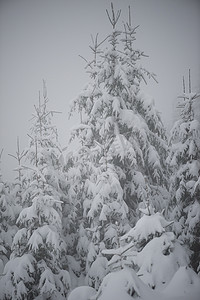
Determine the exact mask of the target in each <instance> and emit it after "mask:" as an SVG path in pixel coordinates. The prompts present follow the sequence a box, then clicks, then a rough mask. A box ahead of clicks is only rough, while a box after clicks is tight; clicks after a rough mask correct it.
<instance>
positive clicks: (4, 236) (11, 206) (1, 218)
mask: <svg viewBox="0 0 200 300" xmlns="http://www.w3.org/2000/svg"><path fill="white" fill-rule="evenodd" d="M2 153H3V149H2V151H1V153H0V164H1V157H2ZM19 211H20V210H19V205H18V203H17V201H16V199H15V198H14V197H13V185H12V184H11V183H8V182H5V181H4V180H3V176H2V174H1V168H0V274H2V273H3V268H4V266H5V264H6V263H7V261H8V260H9V257H10V254H11V245H12V240H13V237H14V235H15V233H16V231H17V226H16V225H15V222H16V218H17V216H18V215H19Z"/></svg>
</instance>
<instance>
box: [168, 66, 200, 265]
mask: <svg viewBox="0 0 200 300" xmlns="http://www.w3.org/2000/svg"><path fill="white" fill-rule="evenodd" d="M198 97H199V94H197V93H193V92H192V89H191V80H190V71H189V92H188V93H186V89H185V81H184V78H183V94H182V95H181V96H180V98H181V101H180V103H179V105H178V108H179V109H180V118H179V119H178V121H176V122H175V124H174V126H173V128H172V130H171V135H170V139H169V144H170V153H169V156H168V159H167V161H168V164H169V167H170V169H171V172H172V175H171V186H170V190H171V199H172V203H171V205H172V217H173V218H175V220H176V222H175V224H174V230H175V232H176V234H177V236H179V238H180V239H181V240H183V241H184V243H186V244H187V245H188V246H189V248H190V249H191V250H192V252H193V254H192V257H191V264H192V266H193V268H194V269H195V270H197V269H198V266H199V263H200V256H199V253H200V239H199V236H200V200H199V199H200V179H199V178H200V122H199V120H198V118H197V117H196V114H195V109H194V107H195V102H196V99H197V98H198Z"/></svg>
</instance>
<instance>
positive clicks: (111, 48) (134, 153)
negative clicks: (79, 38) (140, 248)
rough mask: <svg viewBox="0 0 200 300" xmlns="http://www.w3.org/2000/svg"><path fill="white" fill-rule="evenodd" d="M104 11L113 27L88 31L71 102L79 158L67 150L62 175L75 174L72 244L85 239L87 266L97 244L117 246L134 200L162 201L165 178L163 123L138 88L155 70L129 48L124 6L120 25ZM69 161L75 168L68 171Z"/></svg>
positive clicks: (112, 14)
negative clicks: (78, 221)
mask: <svg viewBox="0 0 200 300" xmlns="http://www.w3.org/2000/svg"><path fill="white" fill-rule="evenodd" d="M106 12H107V15H108V18H109V21H110V23H111V25H112V31H111V33H110V34H109V35H108V37H107V38H105V39H104V40H103V41H102V42H99V41H98V35H97V36H96V38H95V39H94V38H93V39H92V41H93V44H92V46H91V47H90V48H91V49H92V51H93V55H94V57H93V59H92V61H87V70H88V72H89V73H90V82H89V84H88V85H87V86H86V87H85V89H84V90H83V92H82V93H81V94H80V95H79V96H78V97H77V98H76V99H75V100H74V101H73V103H72V109H71V113H73V112H74V111H76V112H78V113H79V114H80V118H81V123H80V125H78V126H76V127H74V128H73V131H72V138H75V137H77V138H78V140H79V142H80V149H79V152H76V154H77V153H79V157H78V158H77V156H76V158H74V157H73V154H72V156H71V158H70V162H71V163H72V162H73V163H72V165H70V164H68V178H69V179H70V176H71V174H72V177H73V176H74V175H75V174H78V176H77V179H78V181H77V180H76V181H75V182H76V183H75V185H74V187H73V186H70V189H71V191H73V193H72V197H74V194H75V197H76V200H77V205H78V207H80V208H81V211H82V214H83V221H82V222H83V224H82V227H83V228H84V229H85V230H86V232H87V238H86V237H84V238H83V237H82V238H81V239H79V241H78V248H79V249H83V247H85V251H86V252H87V249H88V245H89V243H90V246H89V253H88V257H87V259H86V261H85V262H83V265H84V264H86V266H85V268H86V269H87V271H88V274H89V273H90V271H89V269H90V268H91V267H92V264H93V263H94V262H95V260H96V258H97V257H98V255H99V253H100V248H102V247H105V246H106V247H111V248H112V247H114V246H117V242H116V241H117V238H116V237H117V228H116V226H115V225H116V224H115V223H117V224H118V223H119V224H120V226H119V229H118V230H119V231H120V234H122V233H123V232H125V231H126V230H128V222H127V220H128V216H129V214H130V211H131V212H132V214H133V215H134V217H135V218H136V219H137V218H138V206H139V205H143V206H149V202H151V205H152V206H154V207H156V208H157V209H160V206H162V205H163V203H162V204H161V203H160V202H159V201H158V199H159V198H160V197H157V196H156V193H158V194H159V196H161V193H160V192H161V189H162V188H161V187H164V185H165V184H166V172H165V169H164V167H165V155H166V149H167V147H166V137H165V130H164V127H163V124H162V122H161V119H160V116H159V114H158V113H157V111H156V109H155V106H154V103H153V101H152V100H149V99H147V97H146V96H145V95H144V94H143V93H142V92H141V84H142V82H146V78H147V77H150V78H155V76H154V74H151V73H149V72H148V71H147V70H146V69H145V68H143V67H141V66H140V64H139V63H140V59H141V58H142V57H143V56H144V53H143V52H142V51H140V50H135V49H134V40H135V33H136V28H133V27H132V24H131V17H130V9H129V21H128V23H127V24H126V25H125V26H124V28H122V29H120V30H119V29H118V28H117V25H118V21H119V18H120V14H121V11H120V10H119V11H117V12H115V11H114V8H113V4H111V12H110V13H109V12H108V11H106ZM80 162H81V163H80ZM76 167H78V169H79V172H76V173H74V172H72V169H73V170H75V168H76ZM86 170H87V171H86ZM78 182H80V184H77V183H78ZM74 192H75V193H74ZM77 195H79V196H78V198H77ZM161 202H162V201H161ZM83 228H82V229H83ZM86 239H87V241H86ZM80 240H81V241H82V244H83V247H80V246H81V245H80ZM81 251H82V250H81ZM81 251H78V252H79V253H80V252H81ZM83 260H84V259H83ZM103 264H104V265H105V262H103ZM88 266H89V267H88ZM103 273H104V272H102V274H103ZM89 276H90V275H89ZM93 279H94V276H93ZM93 281H95V279H94V280H93Z"/></svg>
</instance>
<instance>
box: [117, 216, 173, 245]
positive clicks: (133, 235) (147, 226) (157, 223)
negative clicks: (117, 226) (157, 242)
mask: <svg viewBox="0 0 200 300" xmlns="http://www.w3.org/2000/svg"><path fill="white" fill-rule="evenodd" d="M169 224H171V222H168V221H166V220H165V219H164V217H163V216H162V215H161V214H160V213H156V214H154V215H151V216H147V215H144V216H142V218H141V219H140V220H139V221H138V222H137V223H136V225H135V227H134V228H132V229H131V230H130V231H129V232H128V233H126V234H125V235H123V236H122V237H121V240H125V239H128V240H130V239H132V240H134V241H137V242H140V241H142V240H145V241H148V240H149V239H150V237H152V236H159V235H161V234H162V233H163V232H165V227H166V226H168V225H169Z"/></svg>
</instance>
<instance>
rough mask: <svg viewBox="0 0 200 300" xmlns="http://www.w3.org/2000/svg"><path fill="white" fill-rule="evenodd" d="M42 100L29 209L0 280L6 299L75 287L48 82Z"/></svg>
mask: <svg viewBox="0 0 200 300" xmlns="http://www.w3.org/2000/svg"><path fill="white" fill-rule="evenodd" d="M43 98H44V99H43V101H41V100H40V101H39V105H38V106H35V114H34V115H33V126H32V128H31V132H30V135H29V136H30V146H29V148H28V149H27V151H26V159H27V165H26V166H23V168H24V170H25V171H24V172H23V176H24V177H25V178H26V193H24V194H23V203H25V207H24V209H23V210H22V211H21V213H20V214H19V217H18V219H17V224H18V226H19V230H18V232H17V233H16V235H15V237H14V239H13V243H12V254H11V257H10V260H9V262H8V263H7V264H6V266H5V268H4V275H3V277H2V279H1V281H0V286H1V299H17V300H19V299H66V296H67V294H68V291H69V287H70V277H69V273H68V271H67V270H66V261H65V259H66V244H65V242H64V240H63V237H62V220H61V218H62V200H63V197H64V196H63V192H62V190H61V187H60V183H61V180H60V178H61V179H62V173H61V168H62V165H61V163H60V156H61V151H60V149H59V144H58V141H57V132H56V128H55V126H53V125H52V121H51V118H52V115H53V112H52V111H49V110H48V108H47V103H48V98H47V93H46V87H45V85H44V87H43ZM63 259H64V261H63Z"/></svg>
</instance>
